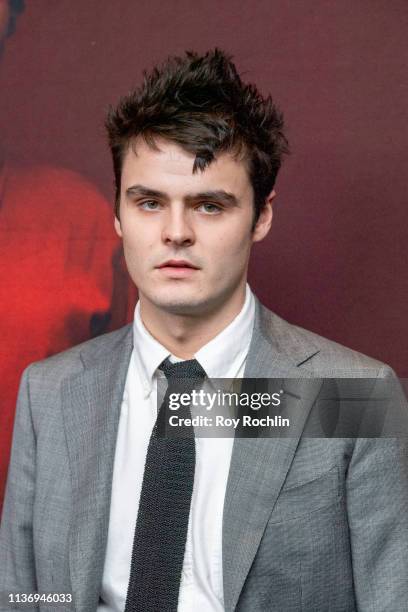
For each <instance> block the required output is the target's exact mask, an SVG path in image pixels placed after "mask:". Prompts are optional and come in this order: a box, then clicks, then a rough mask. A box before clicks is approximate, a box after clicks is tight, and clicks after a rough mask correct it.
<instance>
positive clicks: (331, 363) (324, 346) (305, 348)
mask: <svg viewBox="0 0 408 612" xmlns="http://www.w3.org/2000/svg"><path fill="white" fill-rule="evenodd" d="M263 310H264V313H263V314H264V318H265V319H266V320H267V322H268V323H267V325H268V330H269V334H270V336H271V338H272V339H273V342H277V343H278V345H279V348H280V350H281V351H283V352H285V353H286V354H287V355H288V356H289V357H290V356H291V355H293V354H297V355H301V356H302V355H303V357H304V358H303V361H302V360H301V361H298V364H297V365H298V366H300V367H304V368H309V369H312V370H313V372H314V373H315V374H318V375H324V376H339V375H341V374H343V375H348V376H350V377H351V376H355V375H358V374H359V373H360V375H361V376H373V377H377V376H383V375H385V373H386V372H388V371H390V370H391V368H390V367H389V366H388V365H386V364H385V363H383V362H381V361H379V360H378V359H375V358H373V357H369V356H368V355H364V354H363V353H360V352H359V351H356V350H354V349H351V348H348V347H346V346H343V345H342V344H340V343H338V342H335V341H334V340H330V339H329V338H325V337H323V336H320V335H319V334H316V333H315V332H312V331H309V330H307V329H304V328H303V327H300V326H298V325H293V324H291V323H288V322H287V321H285V320H284V319H282V318H281V317H279V316H278V315H276V314H275V313H273V312H272V311H270V310H268V309H267V308H265V307H263Z"/></svg>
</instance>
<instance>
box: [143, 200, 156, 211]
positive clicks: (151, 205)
mask: <svg viewBox="0 0 408 612" xmlns="http://www.w3.org/2000/svg"><path fill="white" fill-rule="evenodd" d="M139 206H140V208H143V210H157V209H158V208H159V203H158V202H155V200H145V201H144V202H141V203H140V204H139Z"/></svg>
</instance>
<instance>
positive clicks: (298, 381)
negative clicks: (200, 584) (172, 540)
mask: <svg viewBox="0 0 408 612" xmlns="http://www.w3.org/2000/svg"><path fill="white" fill-rule="evenodd" d="M279 321H281V320H280V319H279V318H278V317H276V318H275V316H274V315H272V313H270V312H269V311H267V310H266V309H264V308H263V307H262V306H261V305H260V303H259V302H258V301H257V304H256V315H255V326H254V332H253V336H252V341H251V345H250V348H249V352H248V357H247V361H246V364H247V365H246V368H245V374H244V377H245V378H281V379H284V380H282V381H281V383H282V385H283V389H284V402H285V404H284V405H285V408H284V411H285V414H284V416H285V417H289V419H290V423H291V430H290V434H289V436H288V437H283V436H282V437H280V438H236V439H235V440H234V446H233V452H232V457H231V466H230V471H229V476H228V483H227V490H226V494H225V503H224V514H223V542H222V544H223V574H224V606H225V610H226V612H233V610H234V609H235V607H236V605H237V602H238V598H239V595H240V592H241V590H242V587H243V585H244V582H245V579H246V577H247V575H248V572H249V570H250V568H251V565H252V562H253V560H254V557H255V554H256V551H257V549H258V547H259V544H260V541H261V538H262V535H263V532H264V529H265V527H266V523H267V521H268V519H269V517H270V514H271V512H272V510H273V507H274V505H275V503H276V500H277V498H278V496H279V492H280V490H281V487H282V485H283V483H284V481H285V478H286V475H287V472H288V470H289V468H290V465H291V463H292V460H293V457H294V454H295V452H296V448H297V446H298V443H299V438H300V435H301V433H302V430H303V428H304V425H305V423H306V420H307V417H308V415H309V412H310V409H311V407H312V405H313V403H314V401H315V398H316V396H317V394H318V392H319V389H320V386H321V381H319V380H316V381H313V382H312V381H311V380H310V376H311V374H310V373H309V372H308V371H307V370H305V369H303V370H302V369H300V368H299V367H297V364H299V363H304V362H305V361H306V360H307V359H308V356H311V355H313V354H316V352H317V351H316V347H314V346H312V347H310V346H309V347H307V349H305V347H300V346H298V345H296V346H293V347H292V348H293V350H290V352H289V355H290V356H291V358H289V356H288V354H285V353H284V352H283V351H282V346H281V342H279V330H278V329H277V328H276V329H275V330H274V327H276V322H279ZM289 327H290V326H288V328H289ZM274 331H275V333H274ZM284 341H285V344H286V346H287V347H289V345H290V337H289V336H286V337H285V338H284ZM293 357H294V358H295V360H294V361H293V360H292V359H293ZM285 379H286V380H285ZM307 379H309V380H307Z"/></svg>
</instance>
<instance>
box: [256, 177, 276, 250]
mask: <svg viewBox="0 0 408 612" xmlns="http://www.w3.org/2000/svg"><path fill="white" fill-rule="evenodd" d="M275 196H276V191H275V190H274V189H272V191H271V193H270V194H269V195H268V197H267V198H266V200H265V205H264V207H263V208H262V210H261V214H260V215H259V219H258V221H257V222H256V225H255V228H254V231H253V234H252V242H260V241H261V240H263V239H264V238H265V236H266V235H267V234H268V232H269V230H270V229H271V225H272V217H273V211H272V201H273V199H274V197H275Z"/></svg>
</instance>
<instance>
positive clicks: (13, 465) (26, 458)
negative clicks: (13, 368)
mask: <svg viewBox="0 0 408 612" xmlns="http://www.w3.org/2000/svg"><path fill="white" fill-rule="evenodd" d="M30 367H31V366H30ZM30 367H29V368H27V369H26V370H25V372H24V374H23V377H22V379H21V383H20V390H19V394H18V400H17V410H16V417H15V422H14V432H13V444H12V451H11V460H10V466H9V472H8V479H7V486H6V495H5V500H4V506H3V515H2V521H1V524H0V594H1V598H2V599H1V601H0V610H2V611H3V610H11V609H18V608H17V607H12V606H10V605H8V604H7V594H8V593H12V592H23V593H35V592H36V590H37V585H36V577H35V575H36V574H35V562H34V547H33V527H32V525H33V505H34V489H35V468H36V440H35V434H34V428H33V423H32V417H31V408H30V388H29V375H30ZM37 609H38V608H36V609H35V610H37ZM30 610H34V608H30Z"/></svg>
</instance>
